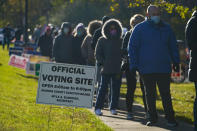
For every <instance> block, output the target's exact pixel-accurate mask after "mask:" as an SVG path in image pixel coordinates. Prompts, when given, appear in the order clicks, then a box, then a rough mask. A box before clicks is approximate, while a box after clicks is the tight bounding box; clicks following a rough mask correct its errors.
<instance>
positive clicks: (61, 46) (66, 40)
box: [53, 33, 74, 64]
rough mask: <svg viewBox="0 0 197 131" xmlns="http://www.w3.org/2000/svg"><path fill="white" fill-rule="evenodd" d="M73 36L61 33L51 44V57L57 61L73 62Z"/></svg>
mask: <svg viewBox="0 0 197 131" xmlns="http://www.w3.org/2000/svg"><path fill="white" fill-rule="evenodd" d="M72 44H73V36H71V35H65V34H63V33H61V34H60V35H58V36H57V37H56V38H55V40H54V44H53V58H54V59H55V61H56V62H59V63H68V64H74V59H73V46H72Z"/></svg>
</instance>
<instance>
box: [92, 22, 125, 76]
mask: <svg viewBox="0 0 197 131" xmlns="http://www.w3.org/2000/svg"><path fill="white" fill-rule="evenodd" d="M112 25H114V26H115V29H116V30H117V34H116V36H115V37H114V36H112V35H111V34H110V26H112ZM121 37H122V25H121V23H120V22H119V21H118V20H115V19H111V20H109V21H107V22H106V23H105V24H104V26H103V28H102V37H100V38H99V40H98V44H97V46H96V52H95V57H96V60H97V61H98V63H99V64H100V65H101V66H102V69H101V73H103V74H118V73H120V67H121V46H122V38H121Z"/></svg>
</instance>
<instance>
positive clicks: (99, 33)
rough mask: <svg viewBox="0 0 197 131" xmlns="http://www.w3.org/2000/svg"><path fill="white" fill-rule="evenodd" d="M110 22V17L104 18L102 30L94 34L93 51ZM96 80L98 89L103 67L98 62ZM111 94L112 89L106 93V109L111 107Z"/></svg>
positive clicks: (99, 29)
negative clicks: (104, 28) (103, 28)
mask: <svg viewBox="0 0 197 131" xmlns="http://www.w3.org/2000/svg"><path fill="white" fill-rule="evenodd" d="M108 20H110V17H109V16H103V18H102V25H101V27H100V28H98V29H97V30H96V31H95V32H94V34H93V38H92V44H91V47H92V49H93V51H95V47H96V45H97V43H98V39H99V38H100V37H101V36H102V27H103V25H104V24H105V22H107V21H108ZM96 71H97V72H96V80H97V87H98V88H99V87H100V83H101V73H100V72H101V66H100V65H99V64H97V61H96ZM108 86H109V87H111V85H110V83H109V85H108ZM110 93H111V88H110V90H109V92H108V90H107V93H106V96H105V105H104V106H105V107H108V106H109V101H110V99H109V97H108V96H110Z"/></svg>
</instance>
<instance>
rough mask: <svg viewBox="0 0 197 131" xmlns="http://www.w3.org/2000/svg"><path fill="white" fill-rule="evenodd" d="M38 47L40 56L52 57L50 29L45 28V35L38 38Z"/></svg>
mask: <svg viewBox="0 0 197 131" xmlns="http://www.w3.org/2000/svg"><path fill="white" fill-rule="evenodd" d="M38 46H39V47H40V52H41V55H42V56H48V57H50V58H51V57H52V47H53V37H52V36H51V28H50V27H47V28H46V31H45V34H44V35H43V36H41V37H40V38H39V42H38Z"/></svg>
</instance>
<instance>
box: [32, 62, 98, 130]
mask: <svg viewBox="0 0 197 131" xmlns="http://www.w3.org/2000/svg"><path fill="white" fill-rule="evenodd" d="M95 78H96V70H95V67H93V66H83V65H73V64H61V63H47V62H41V63H40V74H39V81H38V90H37V97H36V103H37V104H48V105H58V106H66V107H72V108H73V115H72V125H71V129H72V128H73V122H74V112H75V108H76V107H81V108H92V105H93V97H94V84H95ZM51 108H52V107H50V112H51ZM49 123H50V113H49V119H48V129H49V127H50V125H49Z"/></svg>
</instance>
